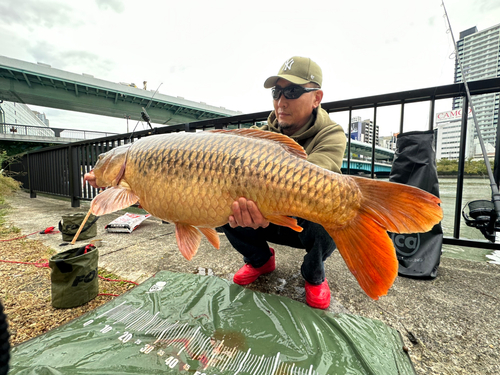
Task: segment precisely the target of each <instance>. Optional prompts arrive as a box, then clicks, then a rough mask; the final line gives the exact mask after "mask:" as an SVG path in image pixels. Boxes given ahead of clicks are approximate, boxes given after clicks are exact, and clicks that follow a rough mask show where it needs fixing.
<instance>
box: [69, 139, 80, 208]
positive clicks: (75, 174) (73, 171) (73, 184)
mask: <svg viewBox="0 0 500 375" xmlns="http://www.w3.org/2000/svg"><path fill="white" fill-rule="evenodd" d="M76 151H77V149H76V148H74V147H72V146H71V144H70V145H68V167H69V191H70V194H71V207H80V195H79V194H78V188H79V186H80V183H79V178H80V171H79V168H78V167H79V163H78V157H77V155H76Z"/></svg>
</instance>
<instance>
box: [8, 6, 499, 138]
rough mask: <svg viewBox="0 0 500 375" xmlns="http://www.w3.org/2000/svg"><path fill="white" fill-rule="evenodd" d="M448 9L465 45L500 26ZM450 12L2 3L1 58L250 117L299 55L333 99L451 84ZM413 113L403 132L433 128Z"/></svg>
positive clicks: (57, 120)
mask: <svg viewBox="0 0 500 375" xmlns="http://www.w3.org/2000/svg"><path fill="white" fill-rule="evenodd" d="M445 5H446V8H447V10H448V15H449V17H450V20H451V25H452V28H453V32H454V35H455V38H456V39H458V34H459V33H460V31H463V30H465V29H468V28H470V27H473V26H477V27H478V29H479V30H480V31H481V30H484V29H486V28H489V27H491V26H494V25H497V24H499V23H500V1H499V0H474V1H465V0H447V1H446V2H445ZM443 15H444V11H443V8H442V6H441V0H419V1H408V0H380V1H373V0H350V1H332V0H330V1H305V0H303V1H295V0H279V1H274V0H266V1H262V0H254V1H251V2H242V1H236V0H227V1H226V0H212V1H201V0H196V1H190V0H180V1H175V2H174V1H159V0H158V1H153V0H142V1H136V0H131V1H128V0H81V1H68V0H54V1H44V0H23V1H22V2H19V1H14V0H0V45H1V48H0V54H1V55H4V56H7V57H11V58H15V59H19V60H23V61H27V62H32V63H36V62H42V63H46V64H50V65H51V66H52V67H53V68H57V69H62V70H66V71H70V72H73V73H78V74H81V73H87V74H92V75H93V76H94V77H96V78H100V79H103V80H107V81H111V82H130V83H132V82H133V83H135V84H136V85H137V86H138V87H142V82H143V81H147V82H148V89H153V90H155V89H156V88H158V86H159V85H160V84H161V87H160V90H159V91H160V92H161V93H163V94H166V95H172V96H182V97H184V98H186V99H188V100H193V101H197V102H205V103H207V104H210V105H214V106H223V107H225V108H228V109H232V110H239V111H242V112H243V113H251V112H257V111H265V110H271V109H272V100H271V95H270V92H269V90H266V89H264V88H263V83H264V80H265V79H266V78H267V77H268V76H270V75H274V74H276V73H277V72H278V70H279V68H280V67H281V65H282V64H283V62H284V61H285V60H287V59H288V58H289V57H292V56H295V55H298V56H307V57H311V58H312V59H313V60H314V61H316V62H317V63H318V64H319V65H320V66H321V68H322V69H323V77H324V79H323V89H324V93H325V95H324V99H323V102H329V101H335V100H343V99H351V98H358V97H364V96H369V95H375V94H384V93H391V92H397V91H404V90H411V89H418V88H424V87H432V86H438V85H444V84H451V83H453V74H454V60H453V56H451V57H450V55H451V54H452V53H453V44H452V40H451V37H450V35H449V34H448V33H447V28H448V27H447V24H446V23H445V18H444V17H443ZM30 107H31V108H33V109H37V110H41V111H43V112H45V113H46V114H47V116H48V118H49V120H50V123H51V126H54V127H68V128H80V129H81V128H90V129H96V128H99V129H106V130H114V131H117V132H124V131H126V122H125V120H124V119H110V118H107V117H100V116H90V115H82V114H77V113H74V112H69V111H58V110H53V109H49V108H40V107H35V106H30ZM409 107H410V108H408V110H407V109H406V108H405V116H407V118H408V124H409V127H408V129H407V128H405V130H416V127H418V126H420V125H422V129H421V130H425V129H426V126H427V124H426V123H425V124H424V122H426V121H427V117H428V112H427V108H428V105H427V104H424V105H420V106H419V105H414V106H413V107H411V106H409ZM436 108H437V111H445V110H449V109H450V108H449V102H446V103H444V102H443V103H438V105H437V107H436ZM379 111H380V112H379V115H378V116H380V117H378V121H377V122H378V124H379V125H380V126H381V127H382V131H381V134H382V135H385V134H388V133H389V132H396V131H397V130H398V129H397V127H398V124H397V122H398V121H399V117H397V116H396V118H397V119H396V120H395V121H393V120H391V119H390V118H389V117H388V114H389V112H391V113H392V112H394V111H393V110H392V109H390V108H388V109H380V110H379ZM359 115H360V116H361V117H363V118H367V117H369V116H370V114H369V113H366V112H363V113H359ZM386 115H387V116H386ZM331 116H332V118H333V119H334V120H336V121H337V122H339V123H341V124H342V125H344V127H345V125H346V124H347V115H346V114H344V115H343V114H339V115H336V114H332V115H331ZM420 116H421V118H420ZM412 120H413V121H412ZM405 121H406V118H405Z"/></svg>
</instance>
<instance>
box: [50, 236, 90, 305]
mask: <svg viewBox="0 0 500 375" xmlns="http://www.w3.org/2000/svg"><path fill="white" fill-rule="evenodd" d="M98 262H99V252H98V251H97V248H96V247H95V246H93V245H86V246H82V247H79V248H74V249H69V250H66V251H63V252H61V253H59V254H56V255H54V256H53V257H52V258H50V259H49V267H50V269H51V270H52V272H51V274H50V279H51V282H52V287H51V292H52V306H54V307H56V308H61V309H67V308H71V307H76V306H81V305H83V304H85V303H87V302H88V301H90V300H92V299H94V298H95V297H96V296H97V294H98V293H99V278H98V275H97V266H98Z"/></svg>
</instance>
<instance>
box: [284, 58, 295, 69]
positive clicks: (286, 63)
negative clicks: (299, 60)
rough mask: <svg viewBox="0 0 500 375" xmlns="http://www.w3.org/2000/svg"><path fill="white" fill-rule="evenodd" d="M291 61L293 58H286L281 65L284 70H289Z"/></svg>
mask: <svg viewBox="0 0 500 375" xmlns="http://www.w3.org/2000/svg"><path fill="white" fill-rule="evenodd" d="M293 63H294V61H293V59H288V60H287V61H285V64H284V65H283V71H284V72H286V71H287V70H291V69H292V65H293Z"/></svg>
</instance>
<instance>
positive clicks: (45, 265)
mask: <svg viewBox="0 0 500 375" xmlns="http://www.w3.org/2000/svg"><path fill="white" fill-rule="evenodd" d="M0 262H3V263H16V264H31V265H33V266H35V267H38V268H49V261H48V260H47V259H40V260H39V261H38V262H20V261H15V260H4V259H0Z"/></svg>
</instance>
